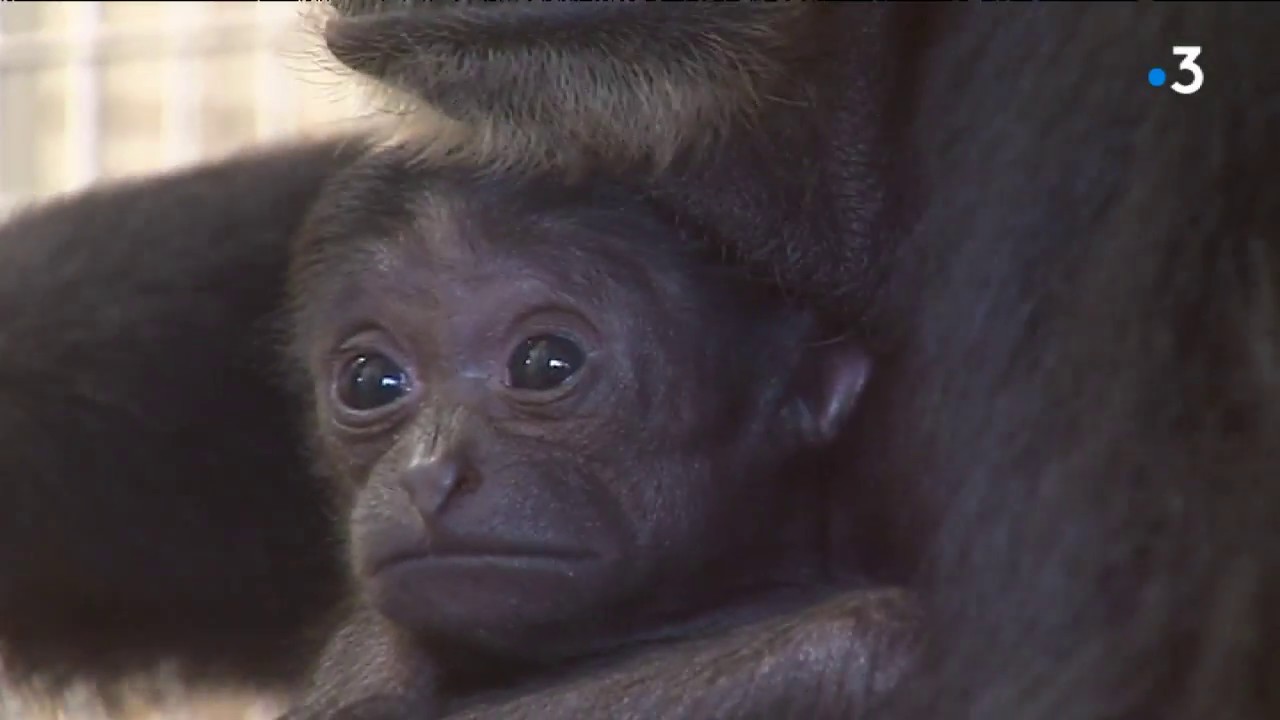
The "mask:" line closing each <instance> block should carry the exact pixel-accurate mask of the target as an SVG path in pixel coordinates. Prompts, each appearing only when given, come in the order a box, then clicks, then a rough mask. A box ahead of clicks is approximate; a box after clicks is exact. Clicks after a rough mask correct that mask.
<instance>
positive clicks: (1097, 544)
mask: <svg viewBox="0 0 1280 720" xmlns="http://www.w3.org/2000/svg"><path fill="white" fill-rule="evenodd" d="M336 5H337V6H338V9H339V12H340V13H342V14H344V15H346V16H347V18H348V19H345V20H335V21H334V22H332V24H330V25H329V27H328V29H327V31H326V33H327V37H328V40H329V44H330V48H331V49H332V50H333V52H334V53H335V55H336V56H337V57H338V58H339V59H340V60H341V61H343V62H345V63H347V64H348V65H350V66H351V67H353V68H355V69H356V70H359V71H361V72H364V73H366V74H369V75H371V76H373V77H375V78H376V79H378V80H379V81H380V82H386V83H390V84H392V85H396V86H398V87H399V88H401V89H402V90H404V91H406V92H407V93H408V94H409V95H411V96H416V97H417V98H419V99H420V100H422V101H423V102H425V103H426V104H427V105H428V106H431V107H433V109H434V111H436V112H437V113H438V114H443V115H445V116H451V117H452V118H453V119H454V120H456V121H457V122H456V123H450V124H449V125H448V130H449V132H446V133H443V134H440V135H435V136H434V137H436V138H443V140H437V141H436V142H433V143H427V142H424V146H423V152H424V154H426V155H431V156H434V157H435V158H436V159H439V160H445V159H448V158H450V157H455V158H459V159H462V160H464V161H466V162H475V161H477V160H479V161H490V162H492V163H493V164H494V165H495V167H499V168H502V169H503V170H504V171H505V170H508V169H511V168H516V169H519V168H520V167H522V166H531V167H537V168H540V169H545V168H548V167H550V168H559V169H562V170H566V171H568V172H570V173H578V172H585V171H590V170H599V169H606V170H607V169H615V170H618V171H619V175H620V176H622V177H623V178H624V179H625V178H626V177H631V178H632V179H633V180H634V179H636V178H642V177H644V175H643V172H644V171H646V170H650V171H653V170H656V172H655V173H652V174H650V175H649V177H651V178H652V182H651V183H649V184H647V186H646V184H645V183H644V182H642V181H639V180H637V181H636V182H637V186H638V187H640V188H641V189H647V190H648V194H649V196H650V198H651V199H653V200H654V201H655V202H658V203H665V204H666V205H667V206H668V207H669V208H670V212H671V214H672V215H673V216H674V217H675V218H678V219H680V220H682V221H684V222H686V223H689V224H692V225H695V226H697V227H698V228H699V229H701V230H702V231H703V233H704V234H705V235H706V236H707V237H708V238H710V239H711V240H712V241H714V242H719V243H723V244H724V245H726V246H728V247H730V248H731V249H732V250H734V251H736V253H737V254H738V255H739V256H741V257H742V258H743V259H744V260H745V261H746V262H747V263H748V264H749V265H752V266H755V267H761V268H763V269H765V270H766V271H768V272H770V273H772V274H774V275H775V276H776V277H777V278H778V279H779V281H780V282H782V283H783V284H784V285H785V286H786V287H789V288H791V289H793V290H794V291H795V292H797V293H803V294H805V295H806V296H808V297H810V298H811V299H813V301H814V302H817V303H821V304H823V305H824V306H826V307H828V308H830V309H831V310H832V311H833V312H837V313H841V314H844V315H845V316H846V317H847V318H848V319H849V322H850V324H851V326H854V327H857V328H858V329H860V330H861V331H863V332H865V333H866V334H867V335H868V336H870V337H873V338H875V339H876V341H877V342H878V344H879V347H880V359H879V365H878V369H877V373H876V377H875V379H874V380H873V382H872V385H871V387H870V388H869V394H868V397H867V398H865V402H864V406H863V408H862V410H861V411H860V418H861V419H862V420H863V421H864V425H865V427H864V428H863V432H862V433H861V434H860V439H861V441H862V442H864V443H865V446H866V451H864V452H861V453H858V455H859V456H860V457H864V458H866V459H867V463H866V465H865V466H864V467H862V468H860V469H859V472H857V473H854V474H852V475H851V476H850V477H849V478H846V479H845V482H843V483H841V484H840V485H839V489H840V490H842V491H843V492H845V493H847V495H848V497H847V498H845V500H844V501H843V502H841V503H839V504H838V507H839V508H840V510H841V513H840V514H838V516H837V517H835V518H834V520H835V523H836V526H837V532H836V533H835V537H834V540H835V542H836V546H837V547H843V548H849V549H851V550H853V549H859V550H861V551H864V552H866V551H870V552H869V553H868V555H867V557H868V559H869V560H870V561H876V560H878V561H879V562H878V568H879V569H880V570H881V571H883V572H884V573H885V574H886V576H888V577H898V578H913V579H914V580H915V581H916V582H917V583H918V585H919V587H920V588H921V589H922V590H923V591H924V593H925V597H926V600H927V601H928V602H929V608H928V616H929V619H930V621H931V622H930V624H929V630H930V631H931V632H930V641H931V642H930V648H929V650H928V659H927V662H926V665H925V667H924V668H923V669H922V670H921V671H920V672H919V674H918V675H917V676H915V677H913V678H910V679H909V680H908V681H906V682H904V683H903V684H902V692H901V693H899V694H898V696H897V697H896V698H895V699H894V701H893V702H891V703H889V705H888V706H887V707H885V708H884V709H883V714H882V716H883V717H889V718H915V717H919V718H931V717H940V716H942V717H959V716H964V717H983V718H1019V719H1026V718H1054V720H1063V719H1065V720H1075V719H1077V718H1099V717H1160V718H1174V719H1189V718H1222V717H1231V718H1270V717H1276V716H1277V715H1280V691H1277V688H1280V683H1278V682H1277V681H1278V680H1280V650H1277V648H1280V614H1278V613H1277V611H1276V608H1277V607H1280V567H1278V565H1280V481H1278V480H1277V478H1278V477H1280V450H1278V449H1277V448H1280V445H1278V444H1277V442H1276V438H1277V437H1278V436H1280V387H1278V386H1277V380H1276V373H1275V367H1276V363H1277V359H1276V358H1277V350H1278V349H1280V348H1278V347H1277V343H1278V342H1280V341H1278V337H1280V314H1278V311H1280V306H1278V303H1280V300H1278V299H1277V295H1276V292H1277V289H1278V287H1277V284H1278V283H1280V259H1278V256H1277V253H1278V252H1280V202H1277V201H1276V198H1277V197H1280V181H1278V180H1277V177H1276V170H1275V167H1274V163H1275V158H1276V157H1280V132H1278V131H1277V128H1280V122H1278V121H1280V104H1278V100H1277V99H1278V98H1280V58H1278V57H1277V56H1276V54H1275V53H1274V51H1273V49H1272V47H1271V46H1272V43H1273V38H1274V37H1275V35H1276V33H1277V31H1280V15H1278V14H1277V13H1278V11H1277V10H1276V9H1274V8H1272V7H1271V6H1261V5H1255V6H1249V7H1248V8H1244V7H1241V6H1237V5H1231V4H1225V5H1215V6H1210V5H1207V4H1170V3H1164V4H1124V5H1121V4H1115V5H1105V6H1103V5H1072V6H1061V5H1057V6H1050V5H1036V6H1024V7H1018V8H1006V7H970V6H932V5H931V6H927V7H922V6H915V5H893V6H869V5H853V4H843V5H836V4H832V3H802V4H796V3H790V4H786V5H779V4H768V5H766V4H750V5H734V6H723V5H721V4H715V5H709V4H697V5H692V4H681V5H679V6H675V5H664V6H652V5H649V4H645V7H643V8H641V7H639V6H638V5H632V4H626V5H624V4H613V3H610V4H599V3H574V4H558V5H556V6H555V8H554V9H546V8H544V7H542V6H537V7H536V8H535V7H531V6H525V5H523V4H521V5H514V4H485V5H483V6H481V5H469V4H440V5H423V4H413V3H410V4H403V3H399V4H396V5H394V7H395V8H397V9H396V10H395V11H387V12H382V13H373V12H370V11H371V10H374V9H377V7H375V4H373V3H367V2H339V3H336ZM377 6H378V7H380V4H377ZM1187 44H1194V45H1198V46H1200V47H1201V48H1202V49H1203V51H1202V54H1201V56H1200V57H1199V58H1198V63H1199V66H1200V67H1202V68H1203V70H1204V73H1205V76H1206V79H1205V81H1204V85H1203V87H1201V89H1200V90H1199V91H1198V92H1197V93H1195V94H1193V95H1186V96H1184V95H1179V94H1177V93H1173V92H1168V91H1167V90H1153V89H1152V88H1150V87H1147V86H1146V85H1145V84H1144V78H1145V77H1146V73H1147V70H1148V69H1149V68H1150V67H1152V65H1154V64H1159V63H1164V62H1169V61H1170V58H1171V47H1172V46H1174V45H1187ZM584 68H591V71H590V72H585V71H584ZM691 118H696V119H697V120H699V121H700V122H693V121H692V120H691ZM442 150H443V151H445V152H439V151H442ZM841 527H843V528H845V529H847V530H848V532H844V533H842V532H840V531H839V528H841ZM747 645H748V646H750V645H751V643H750V642H748V643H747ZM764 645H765V643H763V642H759V643H757V644H756V645H755V646H754V653H753V652H743V651H741V648H739V650H740V652H737V653H735V654H734V655H733V658H732V659H731V660H730V659H725V658H720V659H719V660H718V661H717V662H718V663H719V664H718V665H717V668H718V671H720V672H723V673H724V674H732V673H733V672H735V670H734V668H733V667H732V666H736V668H737V670H736V671H738V672H748V673H749V672H750V671H751V668H753V667H756V668H758V667H762V666H763V665H765V664H767V662H768V660H769V652H768V648H766V647H764ZM703 659H705V658H703ZM646 679H652V676H647V677H645V678H641V680H640V682H643V681H644V680H646ZM636 682H637V681H636V680H635V679H630V680H625V681H623V682H622V683H621V684H620V685H619V687H622V688H626V691H625V693H624V696H625V697H634V696H635V695H636V694H637V691H636V688H637V687H640V686H638V685H637V684H636ZM579 690H580V691H581V692H580V695H579V705H578V706H577V709H578V711H579V713H578V716H594V715H592V714H591V712H592V710H594V711H595V712H596V714H597V715H599V716H605V715H606V714H607V715H609V716H611V717H618V714H617V712H614V711H615V710H618V708H619V705H618V704H617V703H618V698H619V697H620V695H619V694H618V693H617V692H615V691H617V687H613V688H611V687H609V686H608V685H607V684H602V685H598V686H596V687H594V688H593V687H585V688H579ZM645 691H646V692H647V691H648V688H647V687H646V690H645ZM772 710H773V711H774V715H772V716H775V717H776V716H780V715H779V714H778V713H781V712H784V711H785V708H779V707H774V708H772ZM621 712H623V713H624V716H625V713H626V712H627V708H626V707H625V705H623V706H621ZM509 716H510V717H518V716H519V715H516V714H512V715H509ZM877 716H881V715H877ZM637 717H638V715H637Z"/></svg>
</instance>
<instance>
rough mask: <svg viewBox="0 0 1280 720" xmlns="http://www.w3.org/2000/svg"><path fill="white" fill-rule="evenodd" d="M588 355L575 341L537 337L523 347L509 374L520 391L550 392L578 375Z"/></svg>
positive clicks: (510, 365)
mask: <svg viewBox="0 0 1280 720" xmlns="http://www.w3.org/2000/svg"><path fill="white" fill-rule="evenodd" d="M586 359H587V354H586V353H584V352H583V351H582V348H580V347H578V345H577V343H575V342H574V341H572V340H570V339H568V338H564V337H561V336H559V335H536V336H534V337H531V338H529V339H528V340H525V341H524V342H522V343H520V346H519V347H517V348H516V350H515V352H513V353H512V354H511V360H509V361H508V362H507V374H508V377H509V378H510V385H511V387H513V388H515V389H517V390H551V389H552V388H555V387H558V386H560V385H562V384H564V382H565V381H566V380H568V379H569V378H570V377H573V374H574V373H576V372H578V369H579V368H581V367H582V363H583V362H585V361H586Z"/></svg>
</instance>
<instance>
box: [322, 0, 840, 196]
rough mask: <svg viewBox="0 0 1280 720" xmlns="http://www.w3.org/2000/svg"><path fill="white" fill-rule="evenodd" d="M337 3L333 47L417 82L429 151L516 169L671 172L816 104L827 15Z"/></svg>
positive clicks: (396, 81) (411, 132)
mask: <svg viewBox="0 0 1280 720" xmlns="http://www.w3.org/2000/svg"><path fill="white" fill-rule="evenodd" d="M333 5H334V6H335V7H336V9H337V10H338V11H339V14H338V15H337V16H335V17H333V18H332V19H330V20H329V22H328V24H327V26H326V28H325V40H326V42H327V44H328V48H329V50H330V51H331V52H332V53H333V55H334V56H335V57H336V58H337V59H338V60H339V61H340V62H341V63H343V64H344V65H346V66H348V67H349V68H351V69H353V70H355V71H357V72H359V73H362V74H364V75H367V76H369V77H372V78H376V79H377V80H378V81H379V82H380V83H383V84H385V85H386V86H387V87H389V88H394V89H397V90H400V91H402V93H403V95H402V98H405V99H408V102H409V103H410V104H412V105H414V106H415V111H414V112H413V113H411V114H409V116H408V117H409V118H410V119H411V122H410V123H409V124H408V125H407V126H406V127H405V128H404V134H405V136H406V137H412V138H414V139H415V140H416V141H417V142H419V143H420V144H421V145H422V152H423V154H424V155H425V156H428V157H432V158H435V159H437V160H439V159H448V160H449V161H456V162H462V163H466V164H469V165H484V166H492V167H494V168H495V169H498V170H500V171H505V172H510V171H513V170H525V169H532V170H544V169H556V170H570V171H572V170H574V169H577V168H581V167H583V166H584V165H585V164H587V163H590V162H593V161H598V160H600V159H602V158H607V162H609V163H610V164H614V163H621V164H626V165H638V166H641V167H645V166H647V167H650V168H652V169H655V170H657V169H662V168H664V167H666V166H667V165H668V164H669V163H671V161H672V160H673V159H674V158H676V157H677V156H679V155H681V154H684V153H691V152H697V151H699V150H702V149H705V148H706V147H708V146H709V145H710V144H712V143H714V141H715V140H716V139H717V138H722V137H724V135H725V131H727V130H728V129H730V128H732V127H734V126H737V125H740V124H751V123H754V122H756V121H758V120H759V119H760V116H761V114H762V113H764V112H765V110H766V107H767V105H768V104H769V103H772V102H778V101H779V100H781V99H784V98H785V99H786V100H787V101H788V102H804V97H803V95H804V88H803V83H800V84H796V83H795V82H794V79H795V76H794V75H793V74H791V73H789V72H788V71H789V70H790V69H791V68H793V67H795V66H796V64H797V63H801V62H803V61H804V58H805V57H806V56H807V55H808V54H809V53H810V52H811V50H812V48H811V47H810V46H809V44H808V43H806V42H804V39H805V38H807V37H809V36H810V35H811V33H810V32H807V31H806V26H809V25H811V24H812V23H814V22H816V21H818V20H819V19H820V18H821V15H822V13H813V12H808V11H807V10H808V8H806V7H804V6H803V4H800V3H795V4H793V3H786V4H783V3H769V4H750V5H743V6H729V7H726V6H723V5H719V4H714V5H703V4H697V5H694V4H683V3H682V4H680V5H677V6H672V5H652V4H648V3H643V4H639V5H637V4H633V3H567V4H558V5H555V6H548V5H545V4H542V3H536V4H533V5H526V4H524V3H483V4H469V3H438V4H434V3H426V4H422V3H419V4H416V5H415V6H413V7H412V8H410V9H394V10H388V9H387V8H386V6H384V5H383V4H381V3H369V2H334V3H333ZM392 7H394V8H403V5H400V4H396V5H393V6H392ZM726 18H732V21H730V22H726ZM673 58H678V61H676V62H673V61H672V59H673ZM424 130H425V131H424Z"/></svg>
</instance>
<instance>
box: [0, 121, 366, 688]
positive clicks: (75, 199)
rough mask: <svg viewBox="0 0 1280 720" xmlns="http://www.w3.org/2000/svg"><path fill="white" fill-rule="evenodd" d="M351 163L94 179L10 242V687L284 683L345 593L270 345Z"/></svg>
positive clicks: (3, 339) (6, 354) (246, 160)
mask: <svg viewBox="0 0 1280 720" xmlns="http://www.w3.org/2000/svg"><path fill="white" fill-rule="evenodd" d="M363 148H364V146H363V145H362V143H360V142H356V141H353V140H350V139H346V138H339V139H336V140H325V141H317V142H310V143H304V144H299V145H286V146H280V147H273V148H267V149H263V150H259V151H256V152H253V153H246V154H242V155H239V156H235V157H232V158H229V159H226V160H221V161H218V162H212V163H208V164H205V165H201V166H197V167H194V168H190V169H184V170H177V171H173V172H169V173H165V174H161V175H156V176H151V177H147V178H142V179H135V180H122V181H116V182H112V183H107V184H104V185H102V186H99V187H96V188H93V189H90V190H88V191H85V192H82V193H77V194H75V195H71V196H68V197H65V198H60V199H55V200H51V201H48V202H45V203H42V204H40V205H37V206H35V207H32V208H29V209H26V210H24V211H21V212H19V213H18V214H17V215H16V216H14V217H13V218H11V219H9V220H8V221H7V222H5V223H4V224H3V225H0V437H3V438H4V449H3V451H0V657H3V662H4V667H5V671H6V673H7V674H9V675H10V677H11V678H12V679H19V680H22V679H28V680H30V679H32V678H33V677H34V679H37V680H40V681H50V680H53V681H61V680H68V679H72V678H82V677H89V678H93V679H98V680H108V681H109V680H113V679H117V678H120V677H122V676H125V675H128V674H130V673H134V672H142V671H147V670H150V669H152V668H154V667H155V666H157V665H158V664H160V663H161V662H164V661H177V662H178V663H179V665H180V666H181V667H180V669H181V670H183V671H184V674H185V675H186V676H187V677H189V678H190V679H198V680H248V681H252V682H253V683H255V684H257V685H260V686H263V685H274V684H277V683H279V684H283V685H286V686H287V685H290V684H291V683H292V682H294V681H296V680H297V679H298V677H299V675H300V673H302V672H303V671H304V670H305V668H306V667H307V665H308V663H309V660H310V657H311V653H312V652H314V651H315V649H317V648H318V646H319V644H320V643H322V642H323V640H324V636H325V631H324V629H323V628H324V627H325V625H326V622H327V616H329V615H330V614H331V613H332V612H333V611H334V609H335V606H336V603H337V602H338V601H339V599H340V598H341V597H342V594H343V591H344V583H343V580H344V577H345V572H344V568H343V565H342V562H341V561H342V558H343V554H342V552H341V549H340V547H339V543H337V542H335V541H336V540H337V534H336V532H335V528H336V527H337V522H338V520H337V519H336V518H338V517H340V516H341V515H342V512H343V511H342V508H341V500H342V499H341V498H340V497H336V496H335V497H329V496H328V495H327V494H326V490H325V486H323V485H322V484H320V482H319V481H318V480H317V479H316V478H314V477H313V476H312V475H311V473H310V472H308V470H309V465H308V464H307V461H306V458H305V456H304V455H303V452H302V451H303V449H304V447H305V440H306V433H305V432H304V430H305V425H304V423H303V422H302V418H301V417H300V408H299V403H298V401H297V399H296V398H297V393H296V392H294V391H293V389H291V388H289V387H287V386H286V382H285V378H286V375H285V372H284V370H285V368H284V363H283V361H282V360H281V359H280V358H279V349H278V348H279V344H280V339H281V337H282V334H281V332H280V331H279V330H280V327H279V326H277V324H276V322H277V318H278V315H279V312H280V311H281V310H282V309H283V300H284V296H285V295H284V282H285V269H286V266H287V263H288V257H289V242H290V238H291V237H292V235H293V233H294V231H295V229H296V228H297V226H298V225H299V224H300V223H301V221H302V219H303V217H304V216H305V214H306V212H307V210H308V209H309V208H310V206H311V203H312V202H313V201H314V199H315V197H316V195H317V193H318V192H319V190H320V187H321V186H322V185H323V183H324V181H325V180H326V179H327V178H328V177H329V176H331V175H332V174H333V173H335V172H336V171H337V170H338V169H340V168H342V167H344V166H345V165H346V164H347V163H349V162H350V161H351V160H352V159H353V158H354V157H356V156H357V155H358V154H359V153H360V152H361V151H362V150H363Z"/></svg>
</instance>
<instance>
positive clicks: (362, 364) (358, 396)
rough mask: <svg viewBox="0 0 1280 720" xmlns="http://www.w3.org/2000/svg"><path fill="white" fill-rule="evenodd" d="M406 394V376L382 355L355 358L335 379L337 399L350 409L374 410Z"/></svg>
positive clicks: (407, 384)
mask: <svg viewBox="0 0 1280 720" xmlns="http://www.w3.org/2000/svg"><path fill="white" fill-rule="evenodd" d="M408 393H409V374H408V373H407V372H405V370H404V368H402V367H400V366H399V365H397V364H396V363H395V361H394V360H392V359H391V358H389V357H387V356H386V355H380V354H378V353H368V354H363V355H357V356H355V357H354V358H352V359H351V360H350V361H349V362H348V363H347V364H346V365H345V366H343V368H342V372H341V374H340V375H339V376H338V400H340V401H341V402H342V404H343V405H346V406H347V407H348V408H350V409H352V410H375V409H377V408H380V407H384V406H386V405H390V404H391V403H394V402H395V401H397V400H399V399H400V398H402V397H404V396H405V395H407V394H408Z"/></svg>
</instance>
